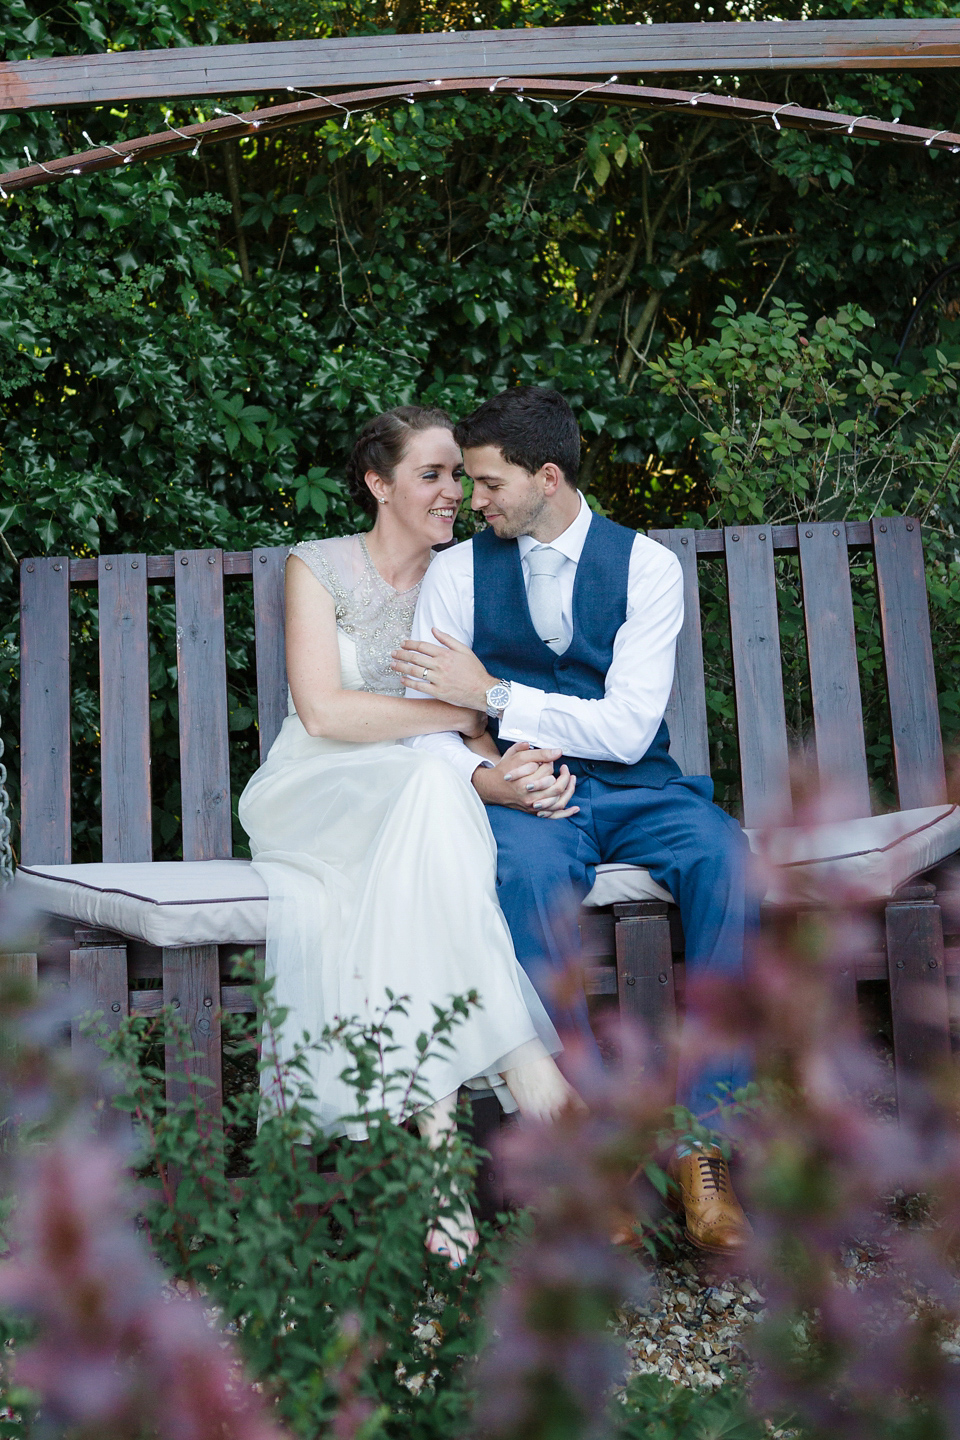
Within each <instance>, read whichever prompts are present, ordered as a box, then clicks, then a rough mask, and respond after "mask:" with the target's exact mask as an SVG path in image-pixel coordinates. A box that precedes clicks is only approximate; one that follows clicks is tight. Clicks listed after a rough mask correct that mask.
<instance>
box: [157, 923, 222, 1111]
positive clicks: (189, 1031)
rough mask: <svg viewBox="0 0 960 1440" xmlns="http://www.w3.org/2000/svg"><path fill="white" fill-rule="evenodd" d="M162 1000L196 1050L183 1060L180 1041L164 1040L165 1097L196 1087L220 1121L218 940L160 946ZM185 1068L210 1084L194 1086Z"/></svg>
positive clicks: (172, 1098) (202, 1104)
mask: <svg viewBox="0 0 960 1440" xmlns="http://www.w3.org/2000/svg"><path fill="white" fill-rule="evenodd" d="M163 1003H164V1005H169V1006H171V1007H172V1009H173V1010H174V1012H175V1013H176V1014H177V1015H178V1016H179V1018H180V1021H181V1023H182V1024H183V1026H184V1029H185V1031H186V1043H187V1045H188V1048H189V1049H191V1050H195V1051H197V1052H198V1053H197V1054H196V1055H195V1056H194V1057H193V1059H189V1060H186V1061H185V1060H184V1057H183V1056H182V1055H181V1054H180V1053H179V1046H178V1045H176V1044H168V1045H167V1046H166V1049H165V1053H164V1065H165V1068H166V1076H167V1079H166V1093H167V1101H168V1103H170V1104H172V1105H173V1104H176V1103H177V1102H178V1101H180V1100H184V1099H186V1098H187V1097H188V1096H191V1095H193V1094H194V1093H195V1094H196V1099H197V1102H198V1105H199V1106H200V1107H202V1109H203V1110H205V1111H206V1112H207V1114H208V1115H209V1117H210V1119H211V1121H212V1122H213V1123H214V1124H215V1125H219V1124H220V1123H221V1120H222V1110H223V1065H222V1049H221V1035H220V960H219V954H218V951H217V947H216V945H185V946H183V947H182V948H177V949H164V951H163ZM187 1071H189V1072H190V1073H191V1074H193V1075H199V1076H204V1077H205V1078H206V1079H208V1080H212V1081H213V1084H212V1086H210V1085H203V1086H200V1087H195V1086H193V1085H192V1084H191V1082H190V1080H189V1078H188V1075H187V1073H186V1072H187Z"/></svg>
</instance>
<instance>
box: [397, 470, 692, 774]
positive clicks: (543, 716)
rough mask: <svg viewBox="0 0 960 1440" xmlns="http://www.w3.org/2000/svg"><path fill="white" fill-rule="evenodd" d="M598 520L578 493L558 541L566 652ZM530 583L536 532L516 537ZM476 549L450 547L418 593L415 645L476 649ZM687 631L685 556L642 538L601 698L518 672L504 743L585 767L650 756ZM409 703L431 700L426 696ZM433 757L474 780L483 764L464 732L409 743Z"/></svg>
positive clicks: (466, 544) (636, 547)
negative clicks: (576, 507) (521, 678)
mask: <svg viewBox="0 0 960 1440" xmlns="http://www.w3.org/2000/svg"><path fill="white" fill-rule="evenodd" d="M591 519H592V513H591V510H590V507H589V506H588V504H587V502H586V500H585V499H584V498H583V496H582V495H581V496H580V511H579V514H578V515H577V518H576V519H575V520H574V521H573V523H572V524H571V525H569V526H568V527H567V529H566V530H564V532H563V534H562V535H558V536H557V538H556V539H555V540H551V541H550V544H551V546H552V547H553V549H555V550H559V551H560V552H561V553H562V554H563V555H565V556H566V557H567V558H566V563H565V564H564V565H563V566H562V567H561V569H560V572H559V574H558V576H557V579H558V581H559V584H560V595H561V602H562V606H563V633H562V639H563V642H564V648H566V647H567V646H568V645H569V644H570V640H571V638H572V636H573V584H574V581H575V579H576V576H577V565H578V564H579V561H580V556H581V554H582V552H583V546H584V542H585V540H586V538H587V531H588V530H589V528H590V522H591ZM517 543H518V546H519V550H520V567H521V570H522V571H523V580H524V586H525V587H526V588H527V590H529V585H530V575H529V570H528V567H527V562H526V557H527V556H528V555H529V553H530V551H531V550H532V549H533V547H534V546H535V545H537V544H539V543H540V542H539V541H537V540H534V539H533V538H532V536H530V535H521V536H520V538H519V540H518V542H517ZM473 615H474V611H473V543H472V541H470V540H466V541H464V542H463V543H462V544H460V545H455V546H453V547H452V548H451V549H450V550H443V551H441V553H440V554H439V555H437V556H436V558H435V559H434V560H433V562H432V564H431V565H430V568H429V569H428V570H427V573H426V575H425V576H424V577H423V583H422V585H421V587H420V598H419V600H418V601H417V610H416V614H415V615H414V619H413V638H414V639H415V640H427V641H431V642H433V643H436V638H435V636H434V635H433V634H432V630H433V628H434V627H436V629H438V630H443V631H444V632H445V633H446V634H447V635H452V636H453V637H454V638H455V639H456V640H460V641H462V643H463V644H464V645H469V646H470V647H471V649H472V648H473V634H474V623H473ZM682 624H683V572H682V571H681V569H680V562H679V560H678V559H677V557H676V556H675V555H674V554H672V552H671V551H669V550H667V549H666V547H665V546H663V545H659V544H658V543H657V541H656V540H648V539H647V538H646V536H645V535H637V537H636V539H635V540H634V542H633V549H632V550H631V552H630V568H629V572H628V578H627V613H626V619H625V620H624V622H623V624H622V625H621V626H620V629H619V630H618V631H617V634H616V636H615V638H614V642H613V658H612V659H611V661H610V669H609V670H608V671H607V677H606V682H605V686H604V695H603V699H602V700H583V699H581V698H580V697H579V696H577V695H561V694H558V693H555V692H552V691H547V690H538V689H537V688H536V687H535V686H533V685H521V684H519V683H518V682H517V681H516V680H513V677H512V676H510V675H504V676H497V677H496V678H497V679H504V680H511V681H512V692H511V696H510V703H509V705H508V706H507V707H506V709H505V710H504V712H503V716H502V718H501V720H500V737H501V739H503V740H507V741H510V742H511V743H512V742H513V741H516V740H528V741H529V742H530V743H531V744H532V745H537V746H541V747H544V748H552V749H559V750H560V751H561V753H562V754H564V755H570V756H573V757H576V758H577V759H580V760H615V761H619V763H620V764H623V765H632V764H635V763H636V761H637V760H639V759H641V758H642V756H643V755H645V754H646V752H647V750H648V749H649V747H650V745H651V743H652V741H653V738H654V736H655V735H656V733H657V731H658V730H659V728H660V722H661V720H662V719H663V714H664V711H665V710H666V708H667V701H668V700H669V698H670V690H671V687H672V685H673V664H674V654H675V651H676V641H677V635H678V633H679V631H680V626H681V625H682ZM407 694H408V695H409V696H411V697H412V696H416V697H417V698H418V699H423V698H425V697H423V696H422V695H421V694H420V692H419V691H417V690H408V691H407ZM406 743H407V744H408V745H412V746H414V747H415V748H422V749H424V750H432V751H434V752H435V753H437V754H440V755H443V756H444V757H445V758H446V759H448V760H449V761H450V762H451V764H453V765H455V766H456V767H457V769H458V771H459V772H460V774H461V775H462V776H463V778H464V779H465V780H467V781H469V780H470V778H471V776H472V775H473V772H474V770H475V769H476V768H477V766H478V765H480V764H483V763H485V762H483V761H482V760H481V759H480V757H479V756H478V755H475V754H474V753H473V751H472V750H468V749H467V747H466V745H465V744H464V743H463V738H462V737H461V736H460V735H459V734H457V732H456V731H452V732H451V731H445V732H443V733H440V734H435V735H416V736H414V737H413V738H412V739H410V740H408V741H407V742H406ZM486 763H488V762H486Z"/></svg>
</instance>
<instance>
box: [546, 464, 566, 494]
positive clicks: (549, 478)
mask: <svg viewBox="0 0 960 1440" xmlns="http://www.w3.org/2000/svg"><path fill="white" fill-rule="evenodd" d="M540 475H541V478H542V480H543V493H544V495H546V496H548V497H549V496H551V495H556V493H557V491H558V489H559V488H560V486H561V485H565V484H566V481H565V480H564V478H563V471H562V470H561V469H560V466H559V465H554V463H553V461H552V460H548V461H547V463H546V465H541V466H540Z"/></svg>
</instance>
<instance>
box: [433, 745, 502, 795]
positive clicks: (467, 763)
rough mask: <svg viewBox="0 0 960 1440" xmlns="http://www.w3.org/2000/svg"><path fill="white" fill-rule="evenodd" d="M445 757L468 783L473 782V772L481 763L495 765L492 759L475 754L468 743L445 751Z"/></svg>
mask: <svg viewBox="0 0 960 1440" xmlns="http://www.w3.org/2000/svg"><path fill="white" fill-rule="evenodd" d="M443 758H444V759H445V760H449V761H450V764H451V765H452V766H453V768H454V769H455V770H456V772H457V774H458V775H459V776H460V778H461V779H462V780H464V781H466V783H467V784H468V785H471V784H472V783H473V772H474V770H476V769H477V768H478V767H479V766H480V765H490V766H492V765H493V761H492V760H484V758H483V756H482V755H475V754H474V753H473V751H472V750H468V749H467V747H466V745H463V744H461V745H460V746H459V747H458V748H457V749H456V750H454V749H450V750H449V751H447V750H445V751H444V752H443Z"/></svg>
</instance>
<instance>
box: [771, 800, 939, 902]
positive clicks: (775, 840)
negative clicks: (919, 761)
mask: <svg viewBox="0 0 960 1440" xmlns="http://www.w3.org/2000/svg"><path fill="white" fill-rule="evenodd" d="M747 835H748V838H749V840H750V845H751V847H752V849H753V850H754V851H756V852H758V853H762V854H763V856H764V859H765V860H767V861H768V862H769V864H770V865H771V866H772V867H773V868H772V870H771V871H770V873H769V875H768V884H767V896H766V898H767V900H769V901H771V902H772V903H774V904H782V903H783V902H785V901H790V900H793V901H807V902H814V903H816V902H817V901H821V900H825V899H830V898H836V894H837V890H838V889H842V890H844V891H846V892H847V893H848V894H852V895H853V896H855V897H858V898H860V899H862V900H883V899H886V898H888V897H889V896H890V895H893V893H894V892H895V891H896V890H898V889H899V888H900V886H901V885H905V884H906V883H907V881H908V880H912V879H914V877H915V876H917V875H922V874H923V872H924V871H925V870H929V869H930V868H931V866H933V865H937V864H939V862H940V861H941V860H945V859H946V857H947V856H948V855H952V854H953V853H954V851H956V850H960V806H957V805H928V806H926V807H924V808H923V809H920V810H898V811H897V812H895V813H894V814H892V815H872V816H868V817H867V818H866V819H863V820H840V821H835V822H833V823H831V824H827V825H812V826H808V827H806V828H802V827H800V826H797V827H795V828H790V827H784V828H782V829H780V830H773V831H769V832H764V831H760V830H754V831H747Z"/></svg>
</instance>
